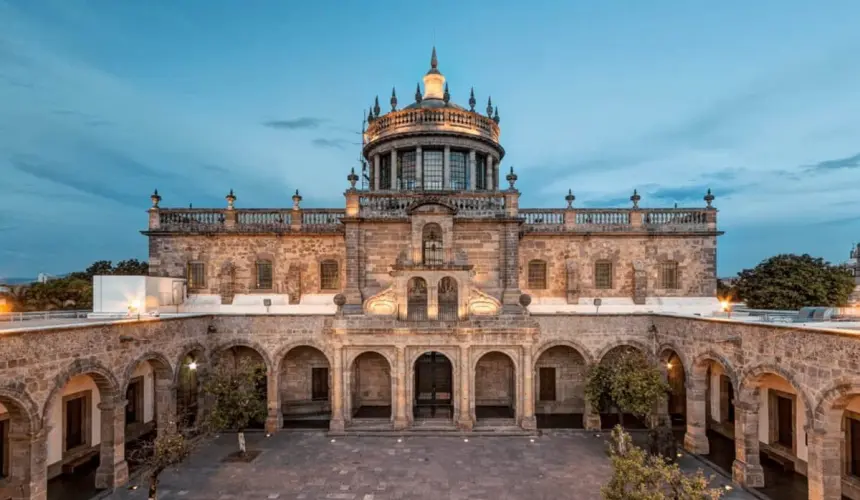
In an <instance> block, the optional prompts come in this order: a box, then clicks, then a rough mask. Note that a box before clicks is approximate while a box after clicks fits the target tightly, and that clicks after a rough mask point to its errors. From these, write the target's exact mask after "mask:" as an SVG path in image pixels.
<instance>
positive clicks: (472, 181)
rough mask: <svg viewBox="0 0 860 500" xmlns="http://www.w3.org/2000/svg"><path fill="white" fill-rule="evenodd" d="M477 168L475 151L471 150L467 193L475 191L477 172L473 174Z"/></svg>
mask: <svg viewBox="0 0 860 500" xmlns="http://www.w3.org/2000/svg"><path fill="white" fill-rule="evenodd" d="M477 168H478V165H477V163H476V162H475V150H474V149H472V150H470V151H469V191H474V190H475V182H476V181H477V179H478V176H477V172H475V170H476V169H477Z"/></svg>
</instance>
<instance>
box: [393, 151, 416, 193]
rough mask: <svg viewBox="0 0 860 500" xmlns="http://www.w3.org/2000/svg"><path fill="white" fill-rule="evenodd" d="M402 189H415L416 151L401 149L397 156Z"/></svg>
mask: <svg viewBox="0 0 860 500" xmlns="http://www.w3.org/2000/svg"><path fill="white" fill-rule="evenodd" d="M397 168H398V170H399V174H400V175H398V177H400V188H401V189H415V151H401V152H400V153H399V155H398V158H397Z"/></svg>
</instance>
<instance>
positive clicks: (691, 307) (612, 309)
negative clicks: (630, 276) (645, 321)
mask: <svg viewBox="0 0 860 500" xmlns="http://www.w3.org/2000/svg"><path fill="white" fill-rule="evenodd" d="M595 298H596V297H580V299H579V300H578V301H577V303H576V304H568V303H567V300H566V299H563V298H552V297H547V298H535V299H533V300H532V303H531V305H530V306H529V312H531V313H536V314H551V313H616V314H617V313H670V314H684V315H688V314H689V315H698V316H713V315H714V313H716V312H718V311H720V301H719V300H718V299H717V298H716V297H648V298H646V299H645V303H644V304H634V303H633V299H632V298H626V297H606V298H601V299H600V302H601V304H600V307H599V308H598V307H596V306H595V305H594V299H595Z"/></svg>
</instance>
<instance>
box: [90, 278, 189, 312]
mask: <svg viewBox="0 0 860 500" xmlns="http://www.w3.org/2000/svg"><path fill="white" fill-rule="evenodd" d="M184 299H185V280H184V279H181V278H161V277H156V276H93V313H92V316H94V317H98V316H116V315H120V314H153V313H157V312H159V310H160V309H163V308H165V307H167V308H173V309H176V308H178V307H179V306H180V304H182V302H183V301H184ZM177 312H178V311H177Z"/></svg>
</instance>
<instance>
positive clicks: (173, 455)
mask: <svg viewBox="0 0 860 500" xmlns="http://www.w3.org/2000/svg"><path fill="white" fill-rule="evenodd" d="M191 449H192V446H191V441H189V440H188V439H187V438H186V437H185V436H184V435H183V434H181V433H179V432H177V431H176V430H175V429H170V430H168V431H166V432H164V433H161V434H159V435H158V437H156V438H155V439H154V440H151V441H146V442H144V443H142V444H141V445H140V447H139V448H136V449H135V450H134V451H132V452H131V454H130V456H129V459H130V460H132V461H135V462H138V463H140V464H141V465H143V466H144V467H145V468H146V474H147V476H148V477H149V495H148V496H147V498H148V499H149V500H156V499H157V498H158V481H159V476H160V475H161V473H162V472H164V470H165V469H167V468H169V467H174V466H177V465H179V464H180V463H181V462H182V461H183V460H185V459H186V458H188V456H189V455H190V454H191Z"/></svg>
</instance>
